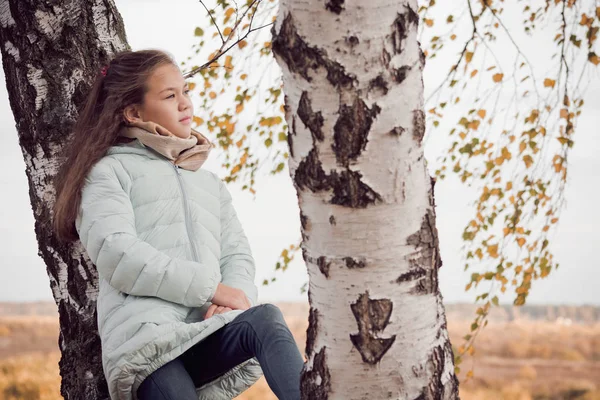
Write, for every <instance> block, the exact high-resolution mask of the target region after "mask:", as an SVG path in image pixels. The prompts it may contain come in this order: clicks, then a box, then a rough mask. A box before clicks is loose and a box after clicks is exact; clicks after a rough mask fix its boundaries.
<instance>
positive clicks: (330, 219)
mask: <svg viewBox="0 0 600 400" xmlns="http://www.w3.org/2000/svg"><path fill="white" fill-rule="evenodd" d="M329 224H331V225H335V224H336V223H335V217H334V216H333V215H331V216H329Z"/></svg>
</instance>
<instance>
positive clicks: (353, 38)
mask: <svg viewBox="0 0 600 400" xmlns="http://www.w3.org/2000/svg"><path fill="white" fill-rule="evenodd" d="M344 40H345V41H346V43H347V44H348V45H349V46H350V47H354V46H356V45H357V44H358V43H360V41H359V40H358V38H357V37H356V36H348V37H345V38H344Z"/></svg>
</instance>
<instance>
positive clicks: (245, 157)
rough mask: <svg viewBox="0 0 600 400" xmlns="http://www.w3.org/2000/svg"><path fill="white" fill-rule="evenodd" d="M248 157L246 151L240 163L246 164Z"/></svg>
mask: <svg viewBox="0 0 600 400" xmlns="http://www.w3.org/2000/svg"><path fill="white" fill-rule="evenodd" d="M247 159H248V153H244V155H243V156H242V157H240V164H246V160H247Z"/></svg>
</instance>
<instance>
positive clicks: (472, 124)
mask: <svg viewBox="0 0 600 400" xmlns="http://www.w3.org/2000/svg"><path fill="white" fill-rule="evenodd" d="M478 127H479V121H478V120H473V121H471V122H469V125H467V128H469V129H473V130H474V131H476V130H477V128H478Z"/></svg>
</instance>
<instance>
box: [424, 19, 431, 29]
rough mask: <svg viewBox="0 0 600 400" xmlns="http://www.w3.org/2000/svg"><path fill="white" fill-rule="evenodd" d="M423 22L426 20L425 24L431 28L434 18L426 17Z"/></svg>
mask: <svg viewBox="0 0 600 400" xmlns="http://www.w3.org/2000/svg"><path fill="white" fill-rule="evenodd" d="M423 22H425V25H427V26H428V27H430V28H431V27H432V26H433V20H432V19H428V18H425V19H423Z"/></svg>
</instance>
